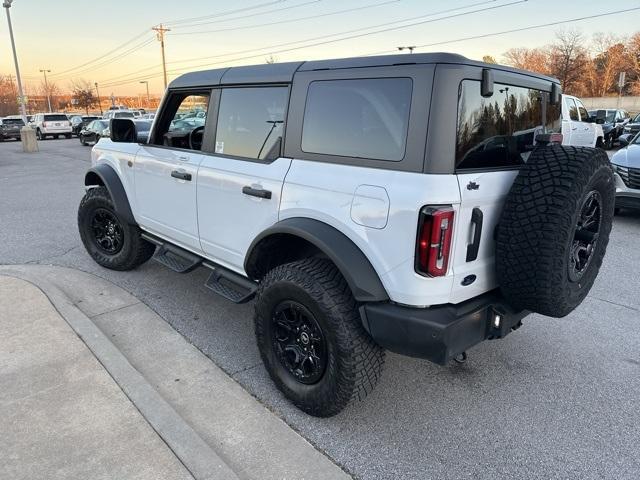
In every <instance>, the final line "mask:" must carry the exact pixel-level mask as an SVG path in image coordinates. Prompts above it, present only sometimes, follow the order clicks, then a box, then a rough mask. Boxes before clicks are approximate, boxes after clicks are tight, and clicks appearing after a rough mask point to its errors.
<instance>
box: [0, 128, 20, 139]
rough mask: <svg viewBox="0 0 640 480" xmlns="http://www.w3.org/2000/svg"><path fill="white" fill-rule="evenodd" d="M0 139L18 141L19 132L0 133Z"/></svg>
mask: <svg viewBox="0 0 640 480" xmlns="http://www.w3.org/2000/svg"><path fill="white" fill-rule="evenodd" d="M0 137H2V138H17V139H18V140H20V130H18V131H15V130H14V131H11V130H10V131H3V132H0Z"/></svg>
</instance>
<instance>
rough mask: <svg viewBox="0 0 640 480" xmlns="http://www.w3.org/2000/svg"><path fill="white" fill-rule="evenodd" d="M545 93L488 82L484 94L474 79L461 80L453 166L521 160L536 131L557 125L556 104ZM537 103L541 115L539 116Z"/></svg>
mask: <svg viewBox="0 0 640 480" xmlns="http://www.w3.org/2000/svg"><path fill="white" fill-rule="evenodd" d="M548 98H549V97H548V94H546V93H544V92H541V91H540V90H534V89H530V88H524V87H517V86H513V85H504V84H500V83H495V84H494V93H493V95H492V96H490V97H482V95H481V94H480V82H479V81H477V80H463V81H462V82H461V84H460V93H459V99H458V125H457V139H456V168H461V169H464V168H473V169H475V168H497V167H511V166H516V165H522V164H523V163H524V162H526V160H527V158H528V157H529V154H530V152H531V150H533V147H534V145H535V137H536V136H537V135H538V134H540V133H550V132H557V131H559V130H560V123H561V122H560V109H559V106H557V105H551V104H549V103H548ZM543 102H544V106H545V107H546V108H545V109H546V118H544V116H543V111H544V110H545V109H543Z"/></svg>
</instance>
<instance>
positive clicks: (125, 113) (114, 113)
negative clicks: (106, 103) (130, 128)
mask: <svg viewBox="0 0 640 480" xmlns="http://www.w3.org/2000/svg"><path fill="white" fill-rule="evenodd" d="M102 118H104V119H105V120H109V119H111V118H131V119H134V118H136V115H135V113H134V112H131V111H129V110H109V111H108V112H105V114H104V115H103V117H102Z"/></svg>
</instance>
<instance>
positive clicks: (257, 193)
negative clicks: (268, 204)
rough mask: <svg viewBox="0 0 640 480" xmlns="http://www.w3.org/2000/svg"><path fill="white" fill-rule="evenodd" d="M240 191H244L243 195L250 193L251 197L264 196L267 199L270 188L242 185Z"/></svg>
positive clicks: (269, 195) (269, 194) (269, 196)
mask: <svg viewBox="0 0 640 480" xmlns="http://www.w3.org/2000/svg"><path fill="white" fill-rule="evenodd" d="M242 193H244V194H245V195H250V196H252V197H258V198H266V199H267V200H269V199H270V198H271V191H270V190H263V189H262V188H253V187H250V186H249V185H246V186H244V187H242Z"/></svg>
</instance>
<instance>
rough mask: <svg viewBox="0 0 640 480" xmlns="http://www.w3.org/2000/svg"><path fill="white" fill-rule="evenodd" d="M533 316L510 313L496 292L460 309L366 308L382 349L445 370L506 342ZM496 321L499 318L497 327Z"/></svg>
mask: <svg viewBox="0 0 640 480" xmlns="http://www.w3.org/2000/svg"><path fill="white" fill-rule="evenodd" d="M528 314H529V312H528V311H526V310H525V311H517V310H514V309H513V308H511V307H510V306H509V305H507V304H506V302H505V301H504V299H503V298H502V297H501V296H500V295H499V294H498V293H497V292H496V291H494V292H489V293H486V294H484V295H481V296H479V297H476V298H474V299H472V300H469V301H466V302H463V303H460V304H458V305H453V304H447V305H438V306H434V307H431V308H411V307H402V306H400V305H395V304H391V303H367V304H365V305H363V306H362V307H361V315H362V318H363V323H364V327H365V329H366V330H367V331H368V332H369V334H370V335H371V336H372V337H373V339H374V340H375V341H376V342H377V343H378V344H379V345H380V346H382V347H384V348H386V349H387V350H390V351H392V352H395V353H400V354H402V355H408V356H411V357H418V358H425V359H427V360H430V361H432V362H434V363H438V364H440V365H444V364H446V363H447V362H448V361H450V360H452V359H453V358H454V357H456V356H457V355H459V354H461V353H462V352H464V351H466V350H467V349H468V348H471V347H472V346H474V345H476V344H478V343H480V342H482V341H483V340H486V339H494V338H502V337H504V336H505V335H507V334H508V333H509V332H511V330H514V329H516V328H518V327H519V326H520V324H521V321H522V319H523V318H524V317H525V316H527V315H528ZM496 315H499V316H500V322H499V326H497V327H496V326H495V325H494V319H495V317H496Z"/></svg>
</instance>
